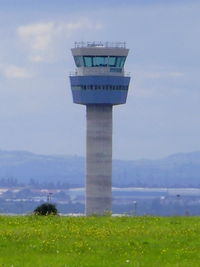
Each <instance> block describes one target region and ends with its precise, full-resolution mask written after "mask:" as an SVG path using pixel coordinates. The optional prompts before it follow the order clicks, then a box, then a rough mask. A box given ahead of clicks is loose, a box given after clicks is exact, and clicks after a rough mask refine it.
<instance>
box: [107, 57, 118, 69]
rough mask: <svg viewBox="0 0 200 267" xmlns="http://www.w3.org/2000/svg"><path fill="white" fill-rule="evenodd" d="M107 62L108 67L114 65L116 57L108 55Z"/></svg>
mask: <svg viewBox="0 0 200 267" xmlns="http://www.w3.org/2000/svg"><path fill="white" fill-rule="evenodd" d="M108 64H109V66H110V67H115V64H116V57H109V59H108Z"/></svg>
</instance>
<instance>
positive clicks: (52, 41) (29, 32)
mask: <svg viewBox="0 0 200 267" xmlns="http://www.w3.org/2000/svg"><path fill="white" fill-rule="evenodd" d="M101 28H102V25H101V24H98V23H94V22H91V21H89V20H88V19H81V20H79V21H78V22H48V23H34V24H28V25H23V26H19V27H18V28H17V34H18V36H19V37H20V39H21V40H22V41H23V43H24V44H25V46H26V47H27V48H28V49H29V52H30V55H29V59H30V60H31V61H33V62H42V61H49V60H51V59H52V57H53V52H52V50H53V49H54V47H56V46H57V45H58V43H59V41H60V40H61V38H69V37H70V36H71V35H72V34H73V33H74V32H76V31H79V30H100V29H101ZM50 51H51V52H50Z"/></svg>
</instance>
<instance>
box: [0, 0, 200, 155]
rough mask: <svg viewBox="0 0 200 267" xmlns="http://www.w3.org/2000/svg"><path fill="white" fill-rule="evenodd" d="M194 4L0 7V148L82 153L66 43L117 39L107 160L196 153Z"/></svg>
mask: <svg viewBox="0 0 200 267" xmlns="http://www.w3.org/2000/svg"><path fill="white" fill-rule="evenodd" d="M199 14H200V2H199V1H194V0H188V1H184V0H180V1H178V0H173V1H172V0H163V1H162V0H151V1H150V0H129V1H128V0H123V1H114V0H112V1H108V0H107V1H106V0H101V1H95V0H93V1H92V0H84V1H71V0H69V1H68V0H56V1H55V0H0V26H1V27H0V40H1V41H0V100H1V104H0V149H3V150H28V151H32V152H35V153H42V154H67V155H84V154H85V107H84V106H81V105H75V104H73V103H72V97H71V91H70V84H69V78H68V75H69V72H70V71H73V70H74V68H75V67H74V62H73V59H72V56H71V52H70V48H71V47H73V45H74V41H126V43H127V47H128V48H130V53H129V56H128V59H127V61H126V65H125V67H126V70H127V71H128V72H131V85H130V89H129V96H128V100H127V104H126V105H121V106H116V107H114V129H113V157H114V158H117V159H139V158H160V157H164V156H167V155H169V154H172V153H177V152H191V151H195V150H200V82H199V78H200V70H199V68H200V67H199V65H200V64H199V61H200V15H199Z"/></svg>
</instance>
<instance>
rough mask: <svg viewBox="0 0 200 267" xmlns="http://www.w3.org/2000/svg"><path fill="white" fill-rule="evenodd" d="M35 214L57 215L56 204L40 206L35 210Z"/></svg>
mask: <svg viewBox="0 0 200 267" xmlns="http://www.w3.org/2000/svg"><path fill="white" fill-rule="evenodd" d="M34 213H35V214H36V215H57V214H58V210H57V208H56V206H55V205H54V204H51V203H44V204H42V205H40V206H38V207H37V208H36V209H35V210H34Z"/></svg>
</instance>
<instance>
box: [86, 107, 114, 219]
mask: <svg viewBox="0 0 200 267" xmlns="http://www.w3.org/2000/svg"><path fill="white" fill-rule="evenodd" d="M86 143H87V149H86V151H87V152H86V153H87V155H86V215H90V214H99V215H103V214H104V213H105V212H106V211H111V208H112V207H111V204H112V192H111V185H112V179H111V177H112V105H87V136H86Z"/></svg>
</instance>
